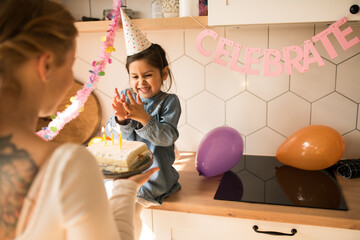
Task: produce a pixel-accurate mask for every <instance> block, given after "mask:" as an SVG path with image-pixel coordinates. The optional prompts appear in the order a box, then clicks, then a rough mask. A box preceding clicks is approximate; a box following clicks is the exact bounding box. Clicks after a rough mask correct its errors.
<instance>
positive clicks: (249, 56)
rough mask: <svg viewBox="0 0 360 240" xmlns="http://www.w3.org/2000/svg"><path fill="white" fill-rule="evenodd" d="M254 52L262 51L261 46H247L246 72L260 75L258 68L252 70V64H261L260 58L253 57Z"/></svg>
mask: <svg viewBox="0 0 360 240" xmlns="http://www.w3.org/2000/svg"><path fill="white" fill-rule="evenodd" d="M253 53H261V48H246V50H245V64H244V68H245V71H244V72H245V73H246V74H252V75H259V71H258V70H251V65H252V64H259V63H260V60H259V59H258V58H252V54H253Z"/></svg>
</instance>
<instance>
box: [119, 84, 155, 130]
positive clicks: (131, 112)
mask: <svg viewBox="0 0 360 240" xmlns="http://www.w3.org/2000/svg"><path fill="white" fill-rule="evenodd" d="M126 94H127V97H128V98H129V100H130V103H127V102H126V101H124V102H123V106H124V109H125V111H126V112H127V115H126V116H125V119H129V118H131V119H133V120H136V121H138V122H140V123H141V124H142V125H143V126H145V125H146V123H147V122H148V121H149V120H150V116H149V114H148V113H147V112H146V111H145V108H144V103H143V102H142V101H141V99H140V96H139V94H137V97H136V100H135V99H134V98H133V96H132V95H131V92H130V91H127V93H126Z"/></svg>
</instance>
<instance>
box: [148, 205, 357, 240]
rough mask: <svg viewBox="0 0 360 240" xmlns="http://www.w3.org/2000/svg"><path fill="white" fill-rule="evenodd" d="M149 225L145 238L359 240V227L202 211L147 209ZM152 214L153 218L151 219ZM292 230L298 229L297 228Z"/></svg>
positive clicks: (159, 239)
mask: <svg viewBox="0 0 360 240" xmlns="http://www.w3.org/2000/svg"><path fill="white" fill-rule="evenodd" d="M145 215H146V216H147V218H146V219H145V222H146V224H145V225H146V226H148V225H149V224H152V226H151V228H152V229H153V234H152V236H149V233H147V236H146V237H145V236H143V237H142V239H154V240H163V239H174V240H175V239H176V240H189V239H198V240H202V239H204V240H205V239H206V240H219V239H226V240H238V239H249V240H250V239H257V240H277V239H279V237H281V239H282V240H288V239H289V240H290V239H292V240H300V239H301V240H302V239H306V240H339V239H346V240H358V239H360V231H359V230H350V229H340V228H329V227H318V226H309V225H300V224H290V223H279V222H270V221H261V220H250V219H241V218H232V217H219V216H210V215H203V214H192V213H182V212H175V211H164V210H155V209H146V210H145ZM149 216H152V221H150V220H149ZM254 226H258V231H271V232H276V233H285V234H294V235H293V236H291V235H270V234H264V233H258V232H255V231H254V229H253V227H254ZM292 229H295V231H294V230H293V232H292Z"/></svg>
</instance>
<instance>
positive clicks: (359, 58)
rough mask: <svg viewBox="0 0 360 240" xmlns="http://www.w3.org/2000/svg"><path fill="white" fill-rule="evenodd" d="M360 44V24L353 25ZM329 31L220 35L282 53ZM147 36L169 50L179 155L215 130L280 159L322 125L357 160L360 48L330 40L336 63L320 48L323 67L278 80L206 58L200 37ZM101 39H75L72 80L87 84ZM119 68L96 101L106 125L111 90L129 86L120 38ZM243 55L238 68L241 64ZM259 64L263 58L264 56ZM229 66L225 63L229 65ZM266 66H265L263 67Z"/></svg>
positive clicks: (310, 28)
mask: <svg viewBox="0 0 360 240" xmlns="http://www.w3.org/2000/svg"><path fill="white" fill-rule="evenodd" d="M349 24H350V25H351V26H352V28H353V29H354V32H353V33H351V35H349V37H350V38H353V37H354V36H358V37H360V23H356V22H355V23H349ZM326 27H327V26H326V25H314V24H306V25H304V24H302V25H294V24H291V25H276V26H251V27H250V26H249V27H239V28H234V27H232V28H221V27H220V28H216V29H215V30H216V32H218V34H219V36H224V37H227V38H229V39H231V40H234V41H235V42H237V43H243V44H244V47H259V48H263V49H264V48H268V47H269V48H276V49H281V48H283V47H285V46H289V45H293V44H296V45H302V42H303V41H304V40H307V39H310V38H311V37H312V36H313V35H314V34H316V33H317V32H319V31H321V30H322V29H324V28H326ZM202 30H203V29H202V28H199V29H198V30H186V31H149V32H146V34H147V36H148V38H149V39H150V40H151V41H153V42H157V43H160V44H161V45H163V46H164V48H165V49H166V50H167V53H168V56H169V59H170V62H171V63H170V67H171V68H172V70H173V73H174V76H175V83H176V86H175V87H173V88H172V92H175V93H176V94H177V95H178V96H179V97H180V100H181V106H182V111H183V113H182V116H181V119H180V123H179V131H180V138H179V139H178V141H177V142H176V144H177V147H178V149H179V150H191V151H196V150H197V148H198V145H199V143H200V141H201V140H202V139H203V137H204V136H205V134H206V133H207V132H208V131H210V130H211V129H213V128H215V127H219V126H223V125H227V126H230V127H233V128H235V129H237V130H238V131H239V132H240V133H241V134H242V136H243V138H244V142H245V153H248V154H265V155H275V152H276V149H277V148H278V146H279V145H280V144H281V143H282V142H283V141H284V140H285V139H286V138H287V137H288V136H290V135H291V134H292V133H293V132H295V131H297V130H299V129H300V128H302V127H305V126H308V125H311V124H324V125H328V126H330V127H333V128H334V129H336V130H337V131H339V132H340V133H341V134H342V135H343V137H344V140H345V145H346V147H345V154H344V157H345V158H348V157H360V114H359V108H360V106H359V104H360V44H357V45H356V46H354V47H352V48H351V49H349V50H347V51H344V50H342V48H341V47H340V46H338V45H337V44H336V39H333V38H332V39H331V41H332V43H333V44H334V46H335V49H336V51H337V52H338V57H336V58H334V59H330V58H329V57H328V55H327V53H326V52H325V50H324V49H322V47H321V45H319V44H316V48H317V49H318V50H319V52H320V53H321V55H322V56H323V58H324V59H325V66H322V67H319V66H317V64H316V63H313V64H311V65H310V70H309V71H308V72H306V73H303V74H299V73H296V71H295V73H294V74H293V75H291V76H288V75H285V74H283V75H281V76H279V77H276V78H268V77H264V76H263V75H262V74H261V73H260V75H258V76H253V75H244V74H240V73H237V72H234V71H231V70H230V69H229V68H228V67H222V66H219V65H218V64H215V63H213V62H212V59H211V57H204V56H202V55H201V54H199V53H198V51H197V50H196V47H195V39H196V36H197V35H198V33H200V31H202ZM102 35H103V34H81V35H80V37H79V40H78V53H77V60H76V63H75V66H74V72H75V77H76V78H77V79H79V80H80V81H83V82H84V81H86V80H87V77H88V74H89V72H88V70H89V69H91V62H92V61H93V60H96V58H97V56H98V54H99V53H100V48H101V47H100V46H101V41H100V38H101V36H102ZM216 45H217V41H214V40H212V39H211V38H206V39H205V41H204V42H203V47H204V48H206V49H209V50H212V51H214V50H215V48H216ZM115 48H116V52H115V54H114V55H113V56H114V57H113V58H114V62H113V63H112V64H111V65H108V66H107V70H106V75H105V77H103V78H101V79H100V82H99V84H98V89H97V90H96V91H95V94H96V95H97V96H98V98H99V99H100V102H101V104H102V109H103V116H102V124H105V122H106V120H107V119H108V118H109V117H110V116H111V114H112V110H111V101H112V96H113V91H114V90H113V89H114V87H118V88H124V87H126V86H127V84H128V83H127V82H128V76H127V73H126V70H125V66H124V62H125V51H124V45H123V35H122V33H121V32H118V33H117V37H116V40H115ZM241 56H242V55H240V58H239V61H240V62H239V65H242V64H243V62H242V61H243V60H242V59H243V57H241ZM259 58H260V61H262V55H261V56H259ZM224 59H225V58H224ZM260 65H261V64H260Z"/></svg>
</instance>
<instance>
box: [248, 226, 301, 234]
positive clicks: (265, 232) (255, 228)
mask: <svg viewBox="0 0 360 240" xmlns="http://www.w3.org/2000/svg"><path fill="white" fill-rule="evenodd" d="M253 229H254V231H255V232H257V233H263V234H269V235H282V236H294V235H295V234H296V233H297V230H296V229H295V228H293V229H291V233H282V232H274V231H259V227H258V226H257V225H254V226H253Z"/></svg>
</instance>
